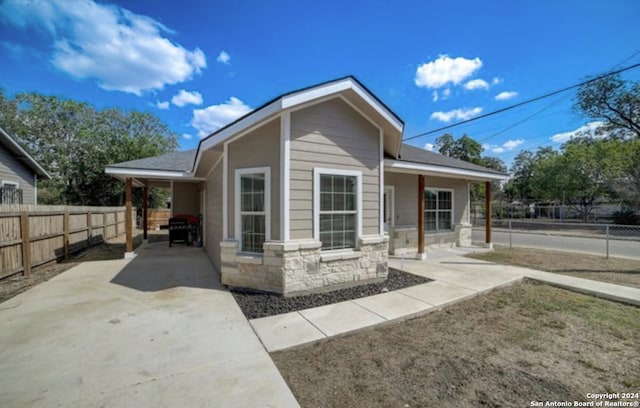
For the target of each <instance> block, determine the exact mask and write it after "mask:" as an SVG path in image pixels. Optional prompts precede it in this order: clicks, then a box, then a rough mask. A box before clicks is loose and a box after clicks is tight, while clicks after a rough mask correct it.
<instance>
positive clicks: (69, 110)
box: [0, 92, 177, 206]
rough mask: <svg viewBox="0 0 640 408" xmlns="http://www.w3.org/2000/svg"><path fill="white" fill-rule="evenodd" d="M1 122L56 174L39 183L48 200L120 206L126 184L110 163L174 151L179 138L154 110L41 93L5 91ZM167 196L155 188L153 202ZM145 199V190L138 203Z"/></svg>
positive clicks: (137, 196)
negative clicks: (109, 171) (110, 172)
mask: <svg viewBox="0 0 640 408" xmlns="http://www.w3.org/2000/svg"><path fill="white" fill-rule="evenodd" d="M0 126H2V127H3V128H5V129H6V130H7V131H8V132H9V133H10V134H12V135H14V137H16V138H17V139H18V141H19V142H20V143H21V144H22V145H23V146H24V147H25V148H26V149H27V150H28V151H29V153H31V154H32V155H33V156H34V158H35V159H36V160H38V162H40V163H41V164H42V165H43V167H44V168H45V169H47V171H48V172H49V173H50V174H51V175H52V179H51V180H47V181H43V182H42V183H40V185H39V192H40V193H41V195H40V202H41V203H43V204H73V205H120V204H122V202H123V198H122V197H123V189H124V187H123V185H122V183H121V182H119V181H118V180H116V179H114V178H113V177H110V176H107V175H106V174H105V173H104V168H105V166H106V165H107V164H110V163H116V162H121V161H127V160H135V159H140V158H144V157H149V156H155V155H158V154H162V153H166V152H170V151H173V150H175V148H176V146H177V137H176V135H175V133H174V132H172V131H171V130H170V129H169V128H168V127H167V126H166V125H165V124H163V123H162V122H160V120H159V119H158V118H157V117H155V116H153V115H151V114H149V113H140V112H136V111H122V110H120V109H115V108H114V109H105V110H102V111H98V110H96V109H95V108H94V107H93V106H91V105H89V104H87V103H82V102H77V101H73V100H69V99H63V98H58V97H55V96H45V95H40V94H37V93H24V94H18V95H16V97H15V98H13V99H7V98H6V97H5V96H4V95H3V94H2V93H1V92H0ZM165 201H166V193H165V192H162V191H157V190H155V189H152V190H151V193H150V202H151V203H150V204H151V206H158V205H160V204H162V203H163V202H165ZM140 202H141V199H140V193H139V192H136V194H135V195H134V204H136V205H139V204H140Z"/></svg>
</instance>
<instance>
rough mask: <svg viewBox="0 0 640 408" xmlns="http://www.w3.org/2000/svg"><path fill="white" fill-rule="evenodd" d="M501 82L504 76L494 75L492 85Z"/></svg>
mask: <svg viewBox="0 0 640 408" xmlns="http://www.w3.org/2000/svg"><path fill="white" fill-rule="evenodd" d="M500 82H502V78H498V77H494V78H493V79H492V80H491V85H498V84H499V83H500Z"/></svg>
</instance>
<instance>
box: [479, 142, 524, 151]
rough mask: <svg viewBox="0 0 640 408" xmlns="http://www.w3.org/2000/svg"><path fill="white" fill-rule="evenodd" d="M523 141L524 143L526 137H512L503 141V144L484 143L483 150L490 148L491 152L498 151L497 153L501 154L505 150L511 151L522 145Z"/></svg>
mask: <svg viewBox="0 0 640 408" xmlns="http://www.w3.org/2000/svg"><path fill="white" fill-rule="evenodd" d="M523 143H524V139H511V140H507V141H506V142H504V143H502V144H501V145H490V144H483V145H482V149H483V150H490V151H491V152H493V153H496V154H501V153H504V152H508V151H511V150H513V149H515V148H517V147H518V146H520V145H521V144H523Z"/></svg>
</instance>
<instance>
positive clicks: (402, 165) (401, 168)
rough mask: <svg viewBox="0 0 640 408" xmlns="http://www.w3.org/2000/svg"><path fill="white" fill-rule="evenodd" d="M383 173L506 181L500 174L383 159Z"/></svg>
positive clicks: (505, 177)
mask: <svg viewBox="0 0 640 408" xmlns="http://www.w3.org/2000/svg"><path fill="white" fill-rule="evenodd" d="M384 167H385V171H388V172H395V173H410V174H428V175H432V176H441V177H450V178H463V179H469V180H471V179H473V180H480V181H487V180H507V179H508V176H503V175H500V174H494V173H486V172H481V171H475V170H465V169H457V168H455V167H444V166H434V165H431V164H420V163H410V162H402V161H398V160H391V159H385V161H384Z"/></svg>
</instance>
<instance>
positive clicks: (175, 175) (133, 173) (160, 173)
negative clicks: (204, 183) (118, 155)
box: [104, 167, 205, 180]
mask: <svg viewBox="0 0 640 408" xmlns="http://www.w3.org/2000/svg"><path fill="white" fill-rule="evenodd" d="M104 172H105V173H107V174H109V175H112V176H127V177H141V178H154V179H167V180H171V179H174V180H175V179H189V180H204V179H205V178H204V177H193V173H189V172H182V171H169V170H142V169H129V168H126V167H106V168H105V170H104Z"/></svg>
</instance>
